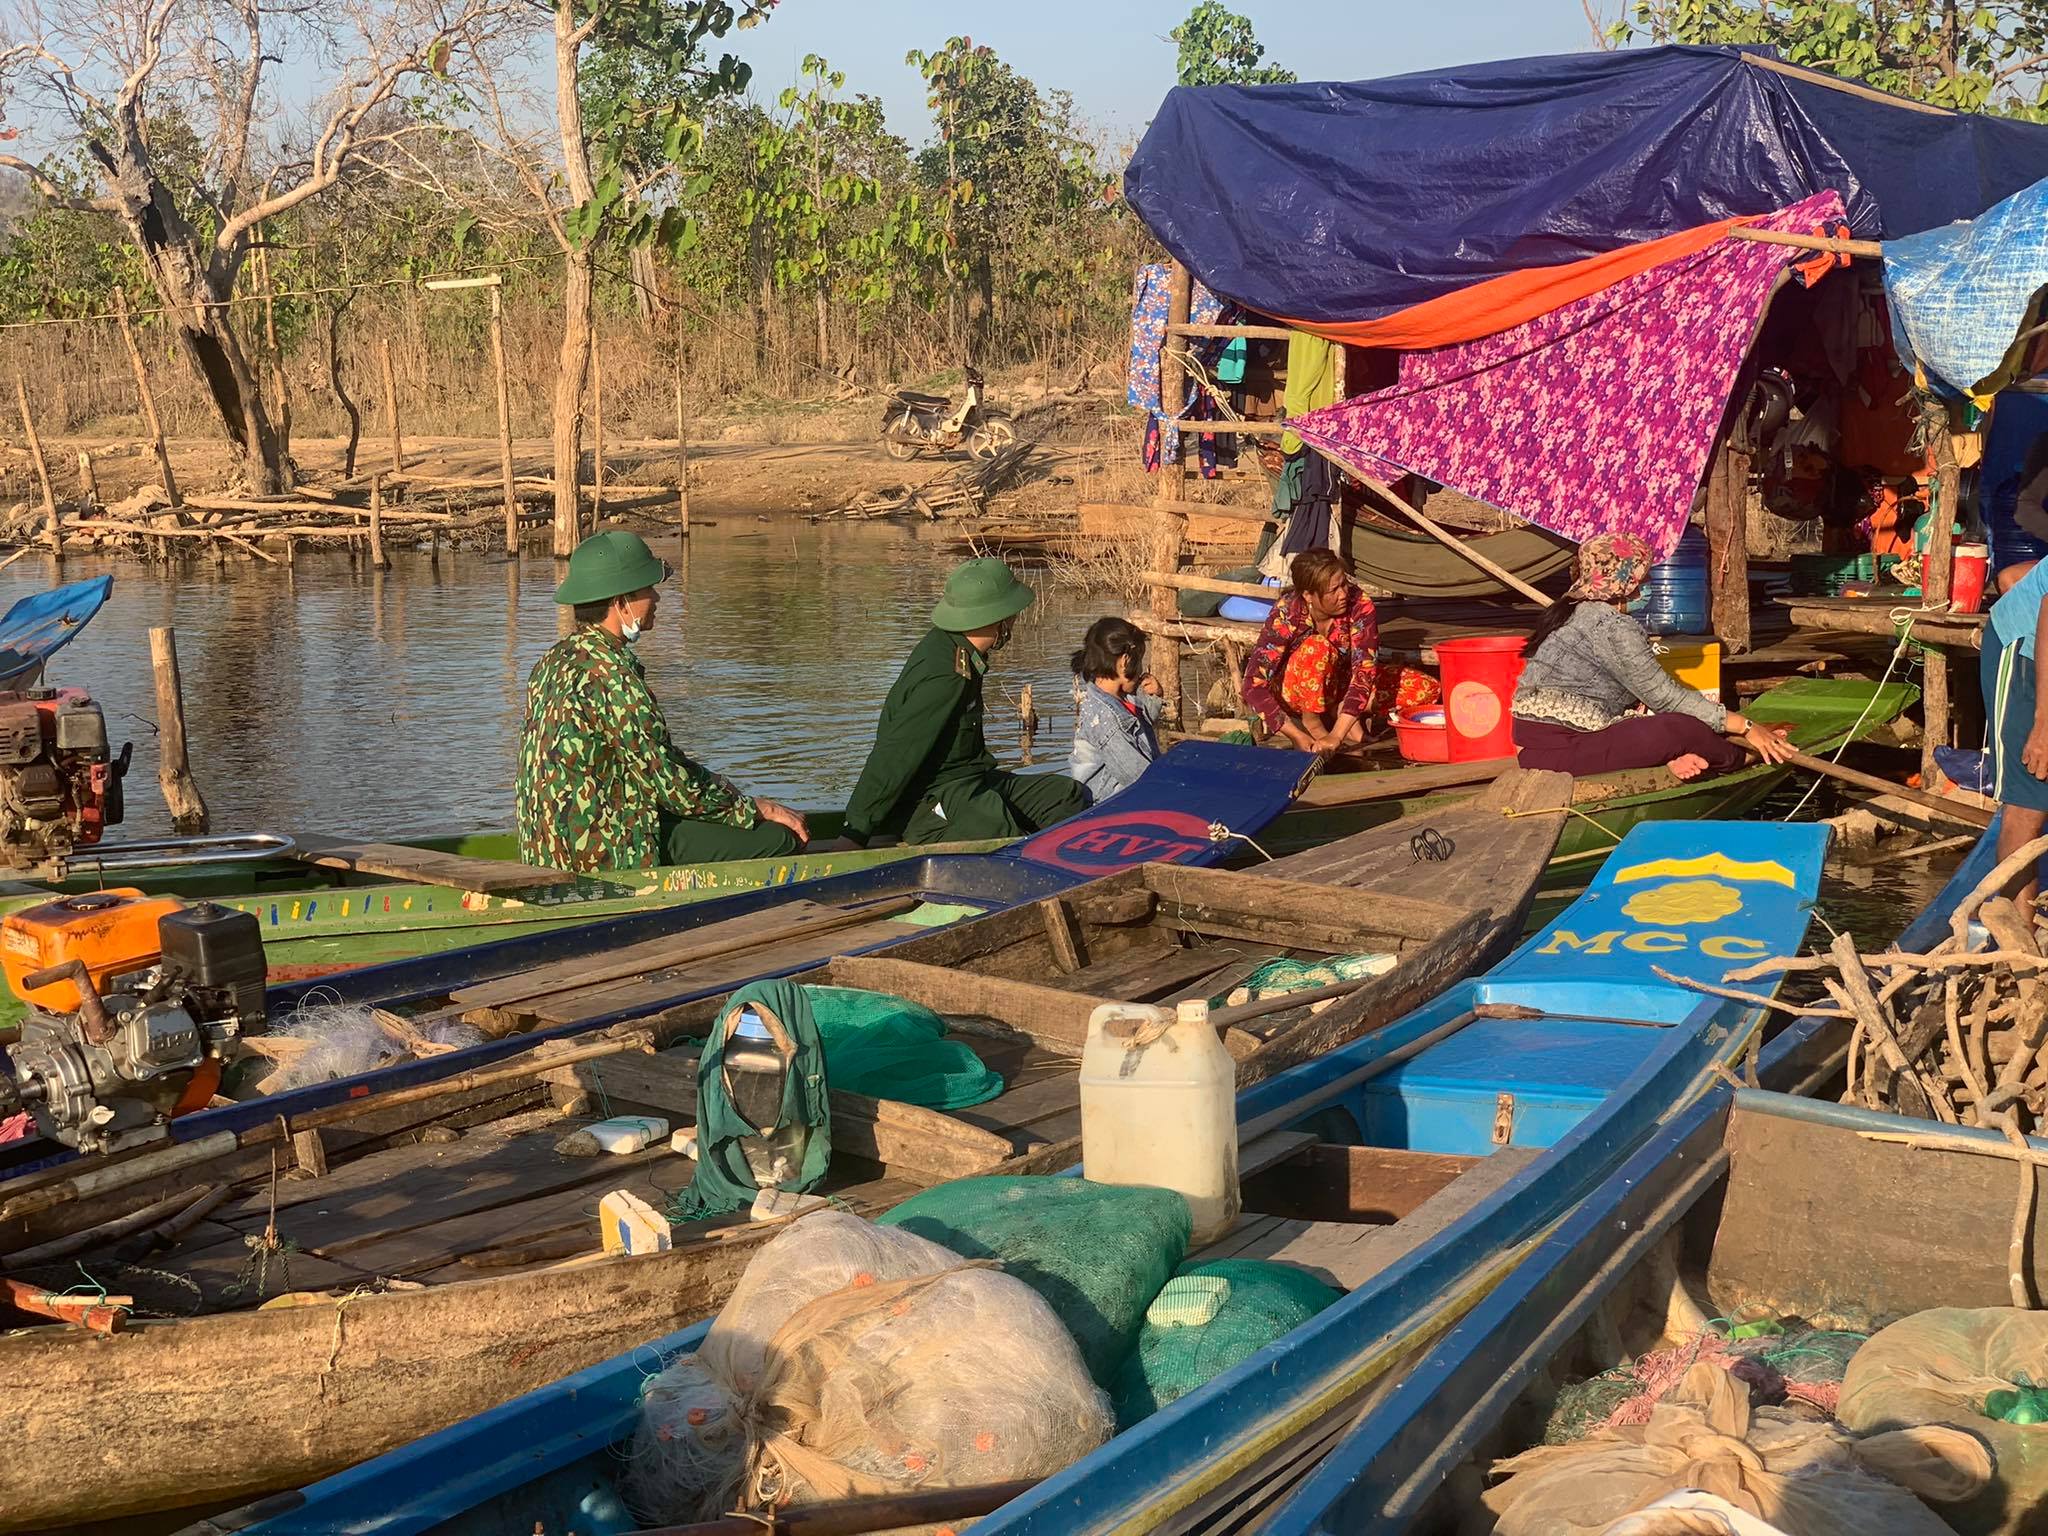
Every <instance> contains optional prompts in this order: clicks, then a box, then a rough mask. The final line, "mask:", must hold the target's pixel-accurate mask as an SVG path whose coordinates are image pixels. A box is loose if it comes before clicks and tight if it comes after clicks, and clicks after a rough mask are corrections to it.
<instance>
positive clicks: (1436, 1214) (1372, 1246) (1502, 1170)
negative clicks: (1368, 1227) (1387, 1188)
mask: <svg viewBox="0 0 2048 1536" xmlns="http://www.w3.org/2000/svg"><path fill="white" fill-rule="evenodd" d="M1543 1152H1544V1149H1543V1148H1541V1147H1502V1148H1501V1149H1500V1150H1499V1151H1497V1152H1495V1153H1493V1154H1492V1155H1491V1156H1490V1157H1482V1158H1480V1159H1479V1161H1478V1162H1476V1163H1475V1164H1473V1165H1472V1167H1470V1168H1469V1169H1467V1170H1466V1171H1465V1172H1464V1173H1462V1174H1460V1175H1459V1176H1458V1177H1457V1178H1455V1179H1453V1180H1452V1181H1451V1182H1450V1183H1449V1184H1447V1185H1445V1186H1444V1188H1442V1189H1440V1190H1438V1191H1437V1192H1436V1193H1435V1194H1433V1195H1431V1196H1430V1197H1429V1198H1428V1199H1427V1200H1425V1201H1423V1202H1422V1204H1421V1205H1419V1206H1417V1207H1416V1208H1415V1209H1414V1210H1413V1211H1411V1212H1410V1213H1409V1214H1408V1215H1406V1216H1403V1217H1402V1218H1401V1219H1400V1220H1399V1221H1397V1222H1395V1223H1394V1224H1393V1225H1392V1226H1390V1227H1377V1228H1374V1229H1373V1234H1372V1237H1371V1239H1370V1241H1369V1242H1367V1243H1366V1244H1364V1245H1363V1246H1362V1248H1361V1250H1360V1251H1359V1252H1357V1253H1356V1254H1354V1255H1352V1256H1351V1264H1350V1267H1348V1268H1347V1270H1346V1273H1347V1275H1348V1276H1349V1278H1348V1279H1347V1280H1346V1281H1345V1284H1346V1285H1347V1286H1358V1285H1362V1284H1364V1283H1365V1282H1366V1281H1367V1280H1370V1279H1371V1278H1372V1277H1373V1276H1374V1275H1376V1274H1378V1273H1379V1272H1380V1271H1381V1270H1383V1269H1385V1268H1386V1267H1387V1266H1388V1265H1390V1264H1392V1263H1393V1262H1394V1261H1395V1260H1396V1259H1399V1258H1402V1257H1404V1256H1406V1255H1407V1254H1409V1253H1411V1252H1413V1251H1414V1250H1415V1249H1417V1248H1419V1247H1421V1246H1422V1244H1424V1243H1425V1242H1427V1241H1428V1240H1429V1239H1430V1238H1432V1237H1435V1236H1436V1235H1437V1234H1438V1233H1439V1232H1443V1231H1445V1230H1446V1229H1448V1228H1450V1227H1452V1226H1454V1225H1456V1224H1457V1223H1458V1222H1461V1221H1463V1220H1464V1219H1465V1218H1466V1217H1467V1216H1469V1215H1471V1214H1472V1211H1473V1210H1474V1208H1475V1207H1477V1206H1478V1205H1479V1203H1480V1202H1481V1201H1482V1200H1484V1199H1486V1198H1487V1197H1488V1196H1489V1195H1492V1194H1493V1193H1494V1192H1495V1191H1497V1190H1499V1189H1500V1188H1501V1187H1502V1186H1503V1185H1505V1184H1506V1183H1507V1182H1508V1181H1509V1180H1510V1179H1512V1178H1514V1177H1515V1175H1516V1174H1518V1173H1520V1172H1521V1171H1522V1170H1523V1169H1524V1168H1527V1167H1528V1166H1529V1165H1530V1164H1531V1163H1533V1162H1535V1161H1536V1159H1537V1158H1539V1157H1541V1156H1542V1155H1543Z"/></svg>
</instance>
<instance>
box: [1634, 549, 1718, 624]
mask: <svg viewBox="0 0 2048 1536" xmlns="http://www.w3.org/2000/svg"><path fill="white" fill-rule="evenodd" d="M1629 612H1630V613H1632V614H1634V615H1635V616H1636V617H1637V618H1639V619H1640V620H1642V623H1643V627H1644V628H1645V629H1647V630H1648V631H1649V632H1650V633H1651V634H1653V635H1703V634H1706V633H1708V632H1709V631H1710V629H1711V624H1710V622H1709V604H1708V600H1707V536H1706V535H1705V534H1704V533H1702V532H1701V531H1700V530H1699V529H1697V528H1693V527H1687V529H1686V530H1685V532H1684V533H1683V534H1681V535H1680V536H1679V540H1678V547H1677V548H1676V549H1674V550H1672V551H1671V558H1670V559H1668V560H1661V561H1659V562H1658V563H1657V564H1655V565H1653V566H1651V567H1650V576H1649V579H1648V580H1647V581H1645V582H1644V583H1643V593H1642V596H1641V597H1639V598H1637V599H1636V600H1635V601H1634V602H1633V603H1631V604H1629Z"/></svg>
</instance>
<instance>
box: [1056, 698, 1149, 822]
mask: <svg viewBox="0 0 2048 1536" xmlns="http://www.w3.org/2000/svg"><path fill="white" fill-rule="evenodd" d="M1131 702H1132V703H1133V704H1135V705H1137V706H1138V713H1136V714H1135V715H1134V714H1132V713H1131V712H1130V711H1129V710H1128V709H1125V708H1124V706H1123V705H1122V704H1121V703H1120V702H1118V701H1117V700H1116V699H1114V698H1112V697H1110V695H1108V694H1106V693H1104V692H1103V691H1102V690H1101V689H1100V688H1098V687H1096V686H1095V685H1094V684H1093V683H1083V684H1082V685H1081V690H1080V695H1079V697H1078V698H1077V699H1076V700H1075V703H1074V755H1073V759H1072V767H1071V769H1070V770H1069V771H1070V772H1071V773H1072V774H1073V777H1074V780H1075V782H1076V783H1078V784H1079V785H1080V786H1081V787H1082V788H1083V789H1085V790H1087V791H1088V795H1089V798H1090V799H1091V800H1093V801H1102V800H1107V799H1108V798H1109V797H1110V796H1111V795H1113V794H1115V793H1116V792H1117V791H1118V790H1121V789H1129V788H1130V787H1131V784H1132V782H1133V781H1135V780H1136V778H1137V777H1138V775H1139V774H1141V773H1143V772H1144V771H1145V770H1146V769H1147V768H1148V767H1150V766H1151V764H1152V762H1153V761H1154V760H1155V759H1156V758H1157V757H1158V756H1159V738H1158V737H1157V736H1155V735H1154V734H1153V733H1152V723H1153V722H1154V721H1155V720H1157V719H1158V718H1159V712H1160V710H1161V709H1163V708H1164V707H1165V703H1166V701H1165V700H1164V699H1161V698H1155V697H1154V696H1153V695H1151V694H1149V693H1134V694H1132V695H1131Z"/></svg>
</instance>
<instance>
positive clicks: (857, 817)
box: [846, 558, 1088, 846]
mask: <svg viewBox="0 0 2048 1536" xmlns="http://www.w3.org/2000/svg"><path fill="white" fill-rule="evenodd" d="M1031 598H1032V592H1031V589H1030V588H1029V587H1027V586H1025V585H1024V583H1023V582H1021V581H1019V580H1018V579H1017V578H1016V576H1015V575H1014V574H1013V573H1012V572H1011V570H1010V568H1009V567H1008V566H1007V565H1005V564H1003V562H1002V561H1000V560H996V559H992V558H984V559H980V560H969V561H968V562H967V563H966V564H964V565H962V566H960V567H959V568H958V569H957V570H955V571H954V572H953V574H952V575H951V576H949V577H947V578H946V591H945V595H944V596H943V597H941V598H940V600H939V605H938V607H936V608H934V609H933V610H932V630H931V633H929V634H928V635H926V636H925V637H924V639H922V640H920V641H919V642H918V643H917V648H916V649H915V650H913V651H912V652H911V653H910V659H909V660H908V661H907V662H905V663H904V665H903V671H902V672H901V673H900V674H899V675H898V677H897V679H896V685H895V687H893V688H891V689H890V690H889V697H888V699H887V701H886V702H885V703H884V704H883V705H882V718H881V721H880V723H879V724H878V725H877V726H876V729H875V745H874V747H873V749H872V750H871V751H870V752H869V753H868V760H867V765H866V766H865V767H864V768H862V769H861V774H860V782H859V784H857V785H856V786H855V787H854V791H853V799H852V800H851V801H849V802H848V804H847V807H846V840H847V841H849V842H851V843H854V844H857V845H861V846H865V845H866V843H867V842H868V840H869V839H870V838H872V837H874V836H875V835H876V834H878V833H884V832H886V833H890V834H900V835H901V837H902V839H903V841H904V842H906V843H936V842H959V841H965V840H967V839H970V838H988V837H1021V836H1022V835H1023V834H1025V833H1026V832H1036V831H1038V830H1039V829H1040V828H1043V827H1049V826H1051V825H1052V824H1053V823H1054V822H1056V821H1064V820H1066V819H1067V818H1068V817H1069V816H1074V815H1078V814H1079V813H1080V812H1081V811H1082V810H1083V809H1085V808H1086V806H1087V803H1088V802H1087V796H1086V795H1085V794H1083V793H1082V790H1081V786H1080V785H1078V784H1076V783H1075V782H1074V781H1073V780H1072V779H1070V778H1068V777H1067V776H1066V775H1065V774H1062V773H1044V774H1021V773H1004V772H1002V771H1001V770H999V769H998V768H997V767H996V760H995V754H994V753H992V752H990V751H989V749H988V743H987V742H985V741H984V740H983V739H982V734H981V679H982V675H983V674H984V673H986V672H987V671H988V658H989V655H990V653H991V652H994V651H997V650H1000V649H1001V648H1002V647H1003V645H1004V643H1005V642H1007V641H1008V640H1009V638H1010V628H1011V626H1012V625H1013V624H1014V623H1015V622H1016V619H1017V615H1018V614H1020V613H1022V612H1023V611H1024V610H1025V609H1026V608H1028V607H1030V606H1031Z"/></svg>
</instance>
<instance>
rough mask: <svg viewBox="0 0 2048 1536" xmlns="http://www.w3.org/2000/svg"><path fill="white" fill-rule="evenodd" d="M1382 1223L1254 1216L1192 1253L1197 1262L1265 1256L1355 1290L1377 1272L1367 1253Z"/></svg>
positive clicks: (1272, 1261) (1269, 1259)
mask: <svg viewBox="0 0 2048 1536" xmlns="http://www.w3.org/2000/svg"><path fill="white" fill-rule="evenodd" d="M1379 1230H1381V1229H1380V1228H1378V1227H1370V1226H1361V1225H1358V1224H1356V1223H1353V1222H1346V1221H1298V1220H1295V1219H1293V1218H1290V1217H1286V1216H1248V1217H1246V1218H1244V1219H1243V1220H1242V1221H1240V1222H1239V1223H1238V1225H1237V1226H1236V1228H1234V1229H1233V1230H1232V1231H1231V1232H1229V1233H1228V1234H1226V1235H1225V1236H1223V1237H1222V1238H1220V1239H1218V1240H1217V1241H1216V1242H1213V1243H1211V1244H1209V1246H1208V1247H1206V1248H1203V1249H1201V1250H1200V1251H1198V1252H1196V1253H1194V1254H1191V1255H1189V1257H1190V1259H1191V1260H1192V1261H1194V1262H1197V1263H1207V1262H1209V1261H1210V1260H1212V1259H1264V1260H1265V1261H1266V1262H1268V1263H1271V1264H1287V1265H1291V1266H1292V1267H1294V1268H1295V1269H1300V1270H1304V1271H1306V1272H1307V1273H1309V1274H1312V1275H1314V1276H1315V1277H1316V1278H1317V1279H1318V1280H1321V1281H1323V1282H1324V1283H1325V1284H1326V1285H1334V1286H1336V1287H1337V1288H1338V1289H1339V1290H1343V1291H1349V1290H1353V1289H1356V1288H1357V1287H1358V1286H1359V1285H1361V1284H1362V1283H1364V1281H1365V1280H1367V1279H1369V1278H1370V1277H1371V1276H1372V1274H1373V1273H1374V1269H1373V1266H1372V1265H1371V1263H1370V1261H1369V1260H1368V1259H1366V1258H1365V1257H1364V1256H1363V1255H1364V1252H1365V1249H1366V1245H1367V1244H1368V1242H1369V1240H1370V1239H1371V1238H1372V1236H1373V1235H1374V1234H1375V1233H1376V1232H1378V1231H1379Z"/></svg>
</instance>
